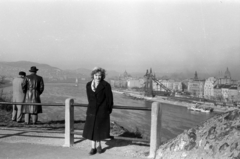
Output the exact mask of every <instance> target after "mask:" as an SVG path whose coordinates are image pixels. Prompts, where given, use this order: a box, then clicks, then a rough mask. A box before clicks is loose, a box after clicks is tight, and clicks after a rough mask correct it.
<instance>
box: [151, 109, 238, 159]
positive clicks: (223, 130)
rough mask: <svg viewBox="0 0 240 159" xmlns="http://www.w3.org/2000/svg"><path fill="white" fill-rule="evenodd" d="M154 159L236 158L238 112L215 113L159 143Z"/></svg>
mask: <svg viewBox="0 0 240 159" xmlns="http://www.w3.org/2000/svg"><path fill="white" fill-rule="evenodd" d="M155 158H156V159H240V111H239V110H234V111H231V112H228V113H224V114H222V115H218V116H215V117H213V118H211V119H209V120H208V121H206V122H205V123H204V124H203V125H202V126H199V127H197V128H192V129H190V130H188V131H185V132H184V133H182V134H180V135H179V136H178V137H176V138H175V139H173V140H171V141H169V142H167V143H166V144H164V145H161V146H160V147H159V149H158V151H157V155H156V157H155Z"/></svg>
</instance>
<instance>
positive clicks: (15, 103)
mask: <svg viewBox="0 0 240 159" xmlns="http://www.w3.org/2000/svg"><path fill="white" fill-rule="evenodd" d="M0 104H10V105H42V106H65V104H63V103H19V102H0ZM73 106H75V107H86V108H87V107H88V104H79V103H75V104H73ZM113 109H126V110H143V111H151V107H150V108H147V107H135V106H120V105H114V106H113Z"/></svg>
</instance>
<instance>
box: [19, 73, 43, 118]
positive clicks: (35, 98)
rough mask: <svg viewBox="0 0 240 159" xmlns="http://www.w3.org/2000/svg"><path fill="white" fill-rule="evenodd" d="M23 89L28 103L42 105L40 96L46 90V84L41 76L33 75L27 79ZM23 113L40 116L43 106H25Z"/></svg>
mask: <svg viewBox="0 0 240 159" xmlns="http://www.w3.org/2000/svg"><path fill="white" fill-rule="evenodd" d="M22 89H23V91H24V92H26V98H25V102H26V103H41V99H40V95H41V94H42V92H43V90H44V82H43V78H42V77H41V76H38V75H36V74H31V75H28V76H26V77H25V79H24V81H23V83H22ZM23 113H27V114H28V113H30V114H38V113H42V106H41V105H24V106H23Z"/></svg>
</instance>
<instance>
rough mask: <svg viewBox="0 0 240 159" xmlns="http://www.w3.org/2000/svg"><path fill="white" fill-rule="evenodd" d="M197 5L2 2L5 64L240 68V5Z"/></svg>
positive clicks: (126, 0)
mask: <svg viewBox="0 0 240 159" xmlns="http://www.w3.org/2000/svg"><path fill="white" fill-rule="evenodd" d="M192 1H194V2H191V1H190V0H189V1H187V0H185V1H184V0H168V1H164V0H159V1H156V0H155V1H151V0H142V1H140V0H109V1H106V0H98V1H91V0H79V1H77V0H74V1H71V0H59V1H57V0H42V1H40V0H29V1H27V0H25V1H23V0H15V1H13V0H12V1H9V0H8V1H7V0H6V1H4V0H0V60H1V61H22V60H26V61H33V62H38V63H45V64H49V65H51V66H55V67H58V68H61V69H76V68H93V67H94V66H101V67H104V68H106V69H108V70H116V71H121V72H123V71H124V70H127V71H128V72H131V71H135V72H137V71H141V72H142V71H143V72H145V70H146V69H149V68H153V69H154V70H155V71H156V70H158V72H161V71H163V70H164V71H170V72H171V71H173V72H174V71H180V70H183V69H186V68H188V69H190V70H191V69H192V70H194V71H195V70H196V71H197V70H206V71H208V70H220V69H222V70H225V69H226V68H227V67H229V69H230V70H231V69H237V68H238V70H239V68H240V1H237V0H192ZM239 73H240V72H239Z"/></svg>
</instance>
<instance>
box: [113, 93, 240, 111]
mask: <svg viewBox="0 0 240 159" xmlns="http://www.w3.org/2000/svg"><path fill="white" fill-rule="evenodd" d="M113 92H114V93H119V94H127V96H129V97H132V98H136V99H143V100H148V101H152V102H160V103H166V104H172V105H176V106H183V107H187V108H190V107H192V106H194V105H195V103H194V102H192V103H190V102H183V101H176V100H173V99H171V98H168V97H164V96H156V97H146V96H144V95H143V94H141V93H139V92H133V91H125V90H124V91H123V90H122V91H119V90H113ZM201 107H203V108H212V109H213V111H214V112H219V113H225V112H228V111H232V110H235V109H239V108H238V107H229V106H220V105H209V103H204V102H203V103H201Z"/></svg>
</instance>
